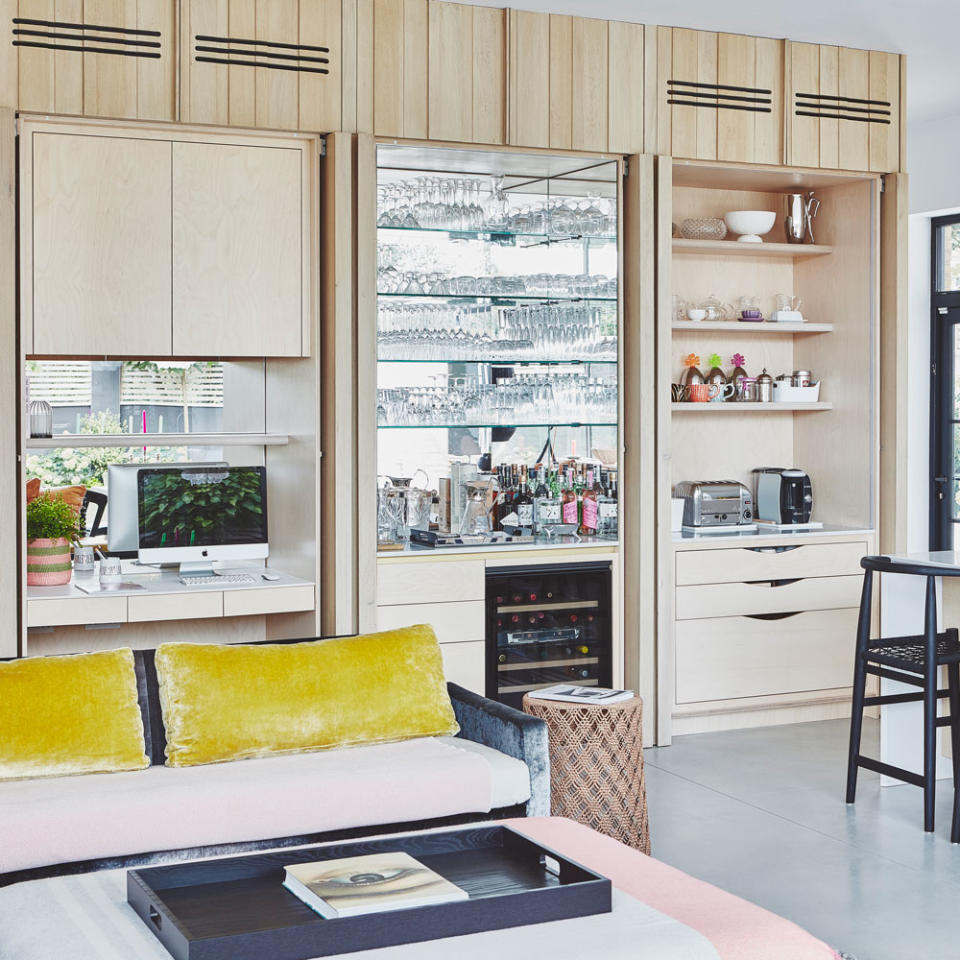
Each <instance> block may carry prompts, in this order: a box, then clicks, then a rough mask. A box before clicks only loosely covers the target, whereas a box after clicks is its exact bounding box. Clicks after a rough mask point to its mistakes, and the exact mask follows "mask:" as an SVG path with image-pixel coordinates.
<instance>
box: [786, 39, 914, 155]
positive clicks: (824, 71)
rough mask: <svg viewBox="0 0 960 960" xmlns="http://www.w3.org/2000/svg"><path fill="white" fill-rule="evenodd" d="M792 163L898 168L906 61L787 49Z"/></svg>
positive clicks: (790, 45) (875, 54)
mask: <svg viewBox="0 0 960 960" xmlns="http://www.w3.org/2000/svg"><path fill="white" fill-rule="evenodd" d="M786 56H787V76H788V83H789V89H788V95H787V109H788V111H789V115H788V123H787V162H788V163H790V164H792V165H794V166H803V167H823V168H829V169H840V170H870V171H874V172H877V173H889V172H893V171H896V170H899V169H900V164H901V158H900V121H901V117H900V111H901V90H900V83H901V77H900V69H901V68H900V60H901V58H900V56H899V54H895V53H883V52H881V51H876V50H855V49H852V48H850V47H832V46H825V45H823V44H814V43H794V42H792V41H788V42H787V50H786Z"/></svg>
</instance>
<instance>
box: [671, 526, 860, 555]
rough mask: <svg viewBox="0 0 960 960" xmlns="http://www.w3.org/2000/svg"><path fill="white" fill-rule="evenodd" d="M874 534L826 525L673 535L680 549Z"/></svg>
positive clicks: (856, 528) (771, 543)
mask: <svg viewBox="0 0 960 960" xmlns="http://www.w3.org/2000/svg"><path fill="white" fill-rule="evenodd" d="M873 535H874V531H873V530H871V529H869V528H866V527H845V526H842V525H841V524H838V523H824V525H823V526H822V527H818V528H816V529H811V530H784V529H779V530H771V529H769V528H764V527H761V528H760V529H758V530H743V531H734V532H732V533H686V532H683V531H681V532H679V533H674V534H673V545H674V547H675V548H676V549H678V550H685V549H700V548H703V547H723V546H732V545H735V546H741V545H743V546H777V545H781V544H785V543H787V544H789V543H793V542H794V541H811V542H815V541H817V540H823V539H828V540H829V539H835V538H840V537H872V536H873Z"/></svg>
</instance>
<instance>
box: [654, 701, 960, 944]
mask: <svg viewBox="0 0 960 960" xmlns="http://www.w3.org/2000/svg"><path fill="white" fill-rule="evenodd" d="M847 734H848V724H847V721H846V720H827V721H823V722H820V723H804V724H793V725H789V726H780V727H765V728H760V729H752V730H736V731H730V732H724V733H710V734H697V735H693V736H686V737H678V738H676V739H675V740H674V742H673V745H672V746H669V747H659V748H651V749H648V750H646V751H645V753H644V755H645V758H646V765H647V769H646V776H647V797H648V804H649V809H650V833H651V837H652V845H653V851H652V852H653V855H654V856H655V857H657V858H658V859H660V860H664V861H665V862H667V863H670V864H672V865H674V866H676V867H679V868H680V869H681V870H684V871H685V872H687V873H689V874H692V875H693V876H695V877H699V878H701V879H702V880H707V881H709V882H710V883H714V884H716V885H717V886H719V887H722V888H723V889H724V890H729V891H730V892H731V893H736V894H738V895H739V896H742V897H744V898H745V899H747V900H751V901H752V902H753V903H756V904H759V905H761V906H763V907H766V908H768V909H769V910H772V911H774V912H775V913H778V914H780V915H781V916H784V917H788V918H789V919H791V920H794V921H795V922H796V923H798V924H800V925H801V926H803V927H805V928H806V929H807V930H809V931H811V932H812V933H814V934H816V935H817V936H818V937H820V938H821V939H823V940H825V941H826V942H827V943H829V944H831V946H834V947H836V948H838V949H840V950H843V951H845V952H847V953H850V954H852V955H853V956H854V957H856V958H857V960H958V958H960V845H956V846H955V845H952V844H951V843H950V839H949V838H950V816H951V812H952V804H953V791H952V789H951V788H952V784H951V783H950V781H949V780H941V781H939V785H938V788H937V825H936V832H935V833H933V834H927V833H924V832H923V802H922V797H923V795H922V792H921V791H920V789H919V788H918V787H913V786H909V785H903V786H894V787H884V788H881V787H880V778H879V776H878V775H877V774H873V773H870V772H869V771H866V770H861V771H860V780H859V787H858V790H857V802H856V804H855V805H853V806H847V805H846V804H845V803H844V802H843V792H844V785H845V778H846V750H847ZM879 739H880V735H879V723H878V722H877V721H870V720H865V721H864V741H863V752H864V753H865V754H867V755H870V756H878V754H879Z"/></svg>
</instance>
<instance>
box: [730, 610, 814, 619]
mask: <svg viewBox="0 0 960 960" xmlns="http://www.w3.org/2000/svg"><path fill="white" fill-rule="evenodd" d="M801 613H803V611H802V610H794V611H793V612H792V613H745V614H744V616H745V617H747V618H748V619H749V620H786V619H787V618H788V617H799V616H800V614H801Z"/></svg>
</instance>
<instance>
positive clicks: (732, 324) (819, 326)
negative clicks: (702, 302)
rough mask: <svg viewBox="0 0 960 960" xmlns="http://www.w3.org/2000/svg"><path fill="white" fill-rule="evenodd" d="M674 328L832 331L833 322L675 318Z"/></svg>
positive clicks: (749, 330)
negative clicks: (761, 321)
mask: <svg viewBox="0 0 960 960" xmlns="http://www.w3.org/2000/svg"><path fill="white" fill-rule="evenodd" d="M673 329H674V330H708V331H710V333H738V334H749V333H773V334H776V333H779V334H784V333H791V334H792V333H831V332H832V331H833V324H832V323H776V322H772V321H771V322H769V323H768V322H766V321H764V322H763V323H749V322H747V321H741V320H674V322H673Z"/></svg>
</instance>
